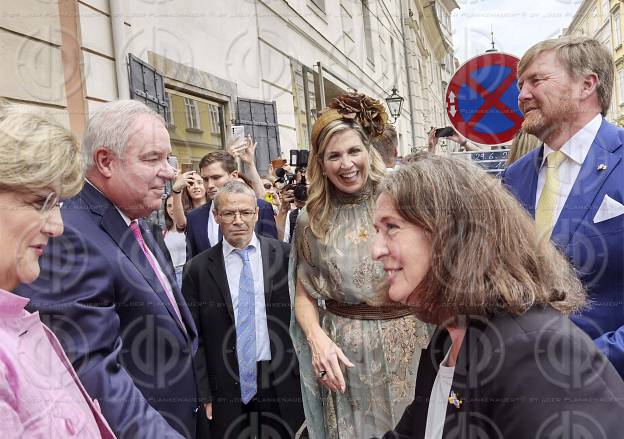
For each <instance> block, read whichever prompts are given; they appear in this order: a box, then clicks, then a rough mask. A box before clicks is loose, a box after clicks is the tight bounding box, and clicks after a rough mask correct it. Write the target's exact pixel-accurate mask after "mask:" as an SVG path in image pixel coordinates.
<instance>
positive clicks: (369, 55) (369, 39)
mask: <svg viewBox="0 0 624 439" xmlns="http://www.w3.org/2000/svg"><path fill="white" fill-rule="evenodd" d="M369 6H370V5H369V3H368V0H362V20H363V22H364V40H366V59H368V61H370V62H371V63H372V64H374V63H375V57H374V54H373V30H372V28H371V17H370V9H369Z"/></svg>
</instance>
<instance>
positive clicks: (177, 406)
mask: <svg viewBox="0 0 624 439" xmlns="http://www.w3.org/2000/svg"><path fill="white" fill-rule="evenodd" d="M82 152H83V160H84V162H85V165H86V176H87V183H86V184H85V186H84V188H83V190H82V191H81V192H80V193H79V194H78V195H77V196H76V197H75V198H73V199H71V200H69V201H68V202H67V203H65V205H64V206H63V209H62V211H61V213H62V216H63V221H64V223H65V234H64V235H63V236H61V237H58V238H54V239H52V240H50V245H49V248H47V249H46V250H45V252H44V255H43V257H42V258H41V269H42V270H41V272H42V275H41V276H40V278H39V280H38V281H37V282H35V283H34V284H32V285H30V286H26V285H23V286H21V287H20V288H19V293H20V294H22V295H24V296H27V297H29V298H30V299H31V304H32V308H33V309H34V310H38V311H39V312H40V313H41V315H42V317H43V319H44V321H46V323H48V324H49V326H50V327H51V328H52V329H53V331H54V332H55V333H56V335H57V336H58V338H59V340H60V341H61V343H62V344H63V347H64V348H65V351H66V352H67V354H68V356H69V358H70V359H71V361H72V363H73V365H74V367H75V369H76V370H77V372H78V375H79V376H80V379H81V381H82V383H83V384H84V386H85V388H86V389H87V391H88V392H89V394H90V395H91V396H92V397H93V398H95V399H97V400H98V401H99V405H100V406H101V409H102V413H103V414H104V416H105V417H106V418H107V420H108V422H109V424H110V426H111V427H112V429H113V431H114V432H115V434H116V435H118V436H119V437H128V438H130V437H131V438H146V439H147V438H149V439H153V438H180V437H187V438H194V437H195V428H196V422H197V419H196V417H197V413H198V410H197V407H198V406H197V395H196V388H197V386H196V380H195V373H194V367H193V354H194V351H195V349H196V343H197V342H196V340H197V338H196V335H197V334H196V329H195V325H194V323H193V319H192V316H191V314H190V312H189V310H188V307H187V306H186V303H185V301H184V299H183V297H182V296H181V292H180V290H179V288H178V287H177V284H176V281H175V277H174V274H173V272H172V269H171V267H170V266H169V265H168V264H167V263H166V262H165V258H164V256H163V254H162V252H161V250H160V249H159V247H158V245H157V244H156V240H155V238H154V236H153V235H152V234H151V233H150V231H149V229H148V228H147V227H146V225H145V223H144V221H143V220H142V218H144V217H146V216H147V215H149V214H150V213H151V212H152V211H154V210H156V209H158V208H159V206H160V203H161V199H162V195H163V193H164V187H165V183H167V182H168V181H170V180H172V179H173V178H174V169H173V168H172V167H171V166H170V165H169V164H168V162H167V157H168V156H169V154H170V153H171V144H170V141H169V134H168V132H167V129H166V128H165V124H164V121H163V119H162V118H161V117H160V116H159V115H158V114H156V113H155V112H154V111H152V110H151V109H149V108H148V107H147V106H145V105H144V104H142V103H140V102H137V101H117V102H112V103H109V104H105V105H103V106H102V107H101V108H100V109H99V110H98V111H97V112H96V113H95V114H94V115H93V117H92V118H91V120H90V121H89V124H88V126H87V130H86V133H85V137H84V141H83V144H82Z"/></svg>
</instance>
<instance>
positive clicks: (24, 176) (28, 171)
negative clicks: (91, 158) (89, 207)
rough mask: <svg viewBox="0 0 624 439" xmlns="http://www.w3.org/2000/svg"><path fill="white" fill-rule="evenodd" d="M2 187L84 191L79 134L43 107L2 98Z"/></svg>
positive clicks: (64, 193) (63, 193) (61, 193)
mask: <svg viewBox="0 0 624 439" xmlns="http://www.w3.org/2000/svg"><path fill="white" fill-rule="evenodd" d="M0 153H1V154H2V157H3V159H2V160H0V189H2V190H9V191H23V190H31V191H37V190H43V189H50V188H52V189H54V190H55V191H57V193H58V195H59V196H60V197H61V198H69V197H72V196H74V195H76V194H77V193H78V192H80V189H81V188H82V185H83V181H84V172H83V167H82V161H81V158H80V148H79V146H78V141H77V140H76V138H75V137H74V136H73V135H72V134H71V133H70V132H69V131H67V130H66V129H65V128H64V127H63V126H62V125H61V124H60V123H58V122H56V121H55V120H54V119H52V117H51V116H50V115H48V114H47V113H45V112H43V111H42V110H39V109H36V108H33V107H29V106H26V105H18V104H11V103H9V102H6V101H1V100H0Z"/></svg>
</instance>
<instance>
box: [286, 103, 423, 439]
mask: <svg viewBox="0 0 624 439" xmlns="http://www.w3.org/2000/svg"><path fill="white" fill-rule="evenodd" d="M386 121H387V115H386V113H385V111H384V109H383V106H382V105H381V104H380V103H379V102H377V101H374V100H372V99H370V98H368V97H366V96H364V95H360V94H348V95H343V96H340V97H338V98H336V99H335V100H334V101H332V103H331V104H330V108H327V109H326V110H325V111H323V112H322V114H321V115H320V117H319V118H318V119H317V121H316V122H315V124H314V127H313V129H312V147H311V151H310V157H309V160H308V170H307V174H306V177H307V178H308V181H309V183H310V190H309V197H308V201H307V204H306V208H305V210H303V211H302V212H301V213H300V214H299V216H298V219H297V227H296V229H295V230H296V232H295V237H294V246H295V251H293V252H292V255H293V260H292V261H291V281H292V283H291V292H292V293H294V294H293V296H294V298H293V300H294V319H293V320H292V321H291V335H292V336H293V341H294V346H295V349H296V351H297V355H298V357H299V365H300V370H301V375H300V377H301V382H302V396H303V400H304V408H305V412H306V419H307V426H308V432H309V434H310V437H311V438H312V439H317V438H321V439H324V438H347V439H348V438H366V437H371V436H374V435H379V434H382V433H383V432H385V431H387V430H388V429H389V428H392V427H393V426H394V425H395V424H396V422H397V421H398V419H399V417H400V415H401V414H402V413H403V410H404V409H405V407H406V406H407V404H408V403H409V402H410V401H411V398H412V392H413V388H414V383H415V371H416V368H417V364H418V360H419V358H420V348H424V347H425V346H426V344H427V341H428V332H427V327H426V326H425V325H424V324H422V323H421V322H419V321H418V320H416V319H415V318H414V317H413V316H411V315H410V312H409V309H408V308H407V307H404V306H393V305H391V304H390V301H389V298H388V289H387V283H386V279H385V276H384V273H383V270H382V267H381V265H380V264H379V263H375V262H374V261H373V260H372V259H371V256H370V250H371V244H372V239H373V236H374V229H373V224H372V208H373V203H374V197H375V193H376V190H377V185H378V184H379V182H380V181H381V180H382V179H383V177H384V175H385V165H384V163H383V161H382V160H381V157H380V156H379V154H378V153H377V152H376V151H375V149H374V148H373V147H372V146H371V140H370V139H371V137H374V136H377V135H379V134H381V133H382V132H383V130H384V127H385V124H386ZM319 304H320V306H319Z"/></svg>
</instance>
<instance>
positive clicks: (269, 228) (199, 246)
mask: <svg viewBox="0 0 624 439" xmlns="http://www.w3.org/2000/svg"><path fill="white" fill-rule="evenodd" d="M211 205H212V201H209V202H207V203H206V204H204V205H203V206H201V207H198V208H197V209H193V210H191V211H190V212H189V213H188V214H187V215H186V260H187V261H188V260H190V259H191V258H192V257H193V256H196V255H198V254H200V253H201V252H203V251H204V250H207V249H209V248H210V247H212V246H213V245H214V244H216V243H214V242H213V243H211V242H210V240H209V239H208V218H209V217H210V206H211ZM255 230H256V235H258V236H266V237H267V238H274V239H277V226H276V225H275V215H274V213H273V206H271V204H269V203H267V202H266V201H264V200H260V199H258V222H256V229H255Z"/></svg>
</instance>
